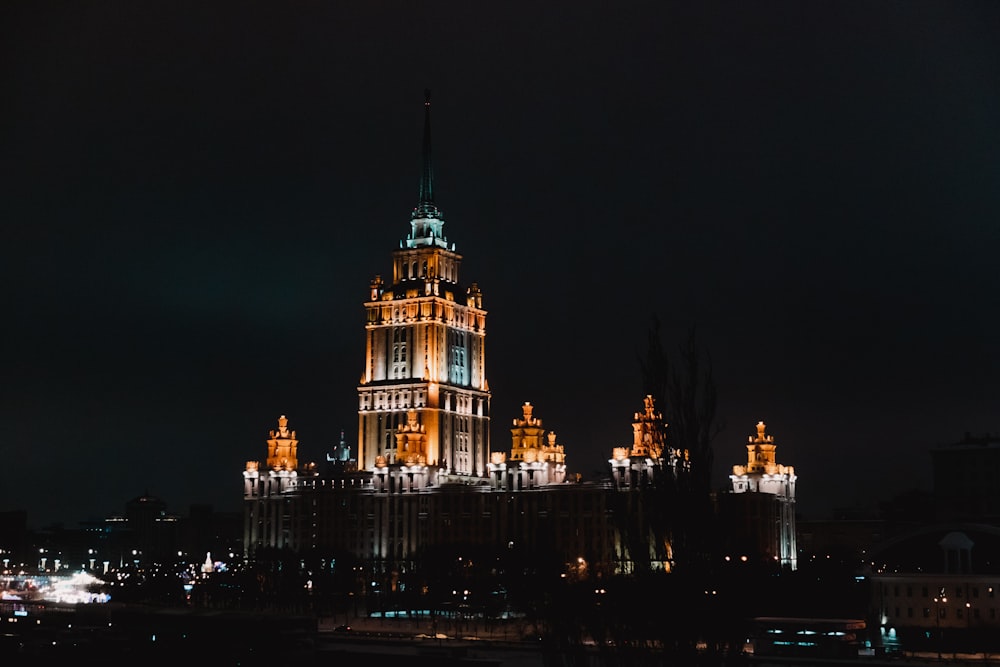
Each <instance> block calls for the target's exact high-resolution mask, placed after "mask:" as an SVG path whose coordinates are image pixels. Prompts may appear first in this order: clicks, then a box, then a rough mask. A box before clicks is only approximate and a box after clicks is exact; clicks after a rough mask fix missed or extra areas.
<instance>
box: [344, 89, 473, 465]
mask: <svg viewBox="0 0 1000 667" xmlns="http://www.w3.org/2000/svg"><path fill="white" fill-rule="evenodd" d="M430 113H431V112H430V93H429V92H428V93H427V97H426V101H425V102H424V142H423V171H422V174H421V178H420V187H419V196H418V201H417V205H416V207H415V208H414V209H413V212H412V214H411V215H410V232H409V234H408V235H407V237H406V239H405V240H404V241H403V242H401V243H400V248H399V250H396V251H394V252H393V253H392V283H391V284H390V285H386V283H385V282H384V281H383V279H382V277H381V275H377V276H375V278H374V280H372V282H371V291H370V293H369V300H368V301H367V302H366V303H365V310H366V312H367V320H366V324H365V341H366V343H365V362H364V371H363V373H362V375H361V382H360V384H359V386H358V454H357V458H358V466H359V467H360V468H361V469H364V470H371V469H373V468H376V467H385V466H387V465H392V464H397V463H398V464H402V465H406V466H407V467H408V468H410V469H413V468H414V467H417V468H418V469H424V468H426V469H427V470H426V471H424V474H426V473H427V472H431V474H432V475H433V474H435V473H436V474H444V475H457V476H483V475H485V474H486V468H487V461H488V459H489V449H490V447H489V424H490V390H489V384H488V383H487V381H486V364H485V343H486V311H485V310H483V296H482V293H481V292H480V290H479V287H478V285H477V284H476V283H472V284H471V285H470V286H469V287H468V288H464V287H463V286H462V283H461V281H460V275H459V269H460V266H461V262H462V256H461V255H460V254H458V253H457V252H456V250H455V244H454V243H451V244H449V243H448V239H447V238H446V237H445V235H444V217H443V216H442V215H441V211H440V210H439V209H438V207H437V205H436V204H435V202H434V172H433V166H432V162H431V115H430Z"/></svg>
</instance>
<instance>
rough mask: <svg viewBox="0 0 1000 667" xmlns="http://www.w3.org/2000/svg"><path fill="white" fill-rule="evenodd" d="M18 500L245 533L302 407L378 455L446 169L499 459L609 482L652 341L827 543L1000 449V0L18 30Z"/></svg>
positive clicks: (669, 5)
mask: <svg viewBox="0 0 1000 667" xmlns="http://www.w3.org/2000/svg"><path fill="white" fill-rule="evenodd" d="M0 11H2V15H0V45H2V46H0V49H3V51H2V58H0V62H2V63H3V65H0V82H2V84H3V90H4V91H5V94H4V97H5V99H6V103H5V104H4V105H2V108H0V170H2V171H0V182H2V184H3V185H2V196H0V216H2V219H3V220H4V221H5V222H6V224H5V229H6V230H7V236H6V243H7V246H6V248H7V252H6V253H5V259H4V262H3V264H2V267H3V268H2V270H3V279H4V285H5V289H4V295H5V297H6V299H5V301H6V308H5V312H6V313H7V314H8V325H7V326H6V327H5V335H4V339H5V344H4V345H3V350H4V354H5V364H4V367H5V368H6V378H7V381H6V382H5V383H3V390H2V391H3V393H2V400H0V416H2V419H3V424H4V426H5V427H6V429H7V433H6V435H5V437H4V439H3V444H2V445H0V447H2V451H3V458H4V460H5V461H6V462H7V464H8V475H7V479H6V481H5V483H4V485H3V486H2V488H0V509H2V510H10V509H24V510H27V511H28V513H29V521H30V523H32V524H33V525H45V524H46V523H49V522H53V521H64V522H66V523H74V522H76V521H79V520H83V519H87V518H99V517H102V516H105V515H107V514H110V513H113V512H116V511H120V510H121V508H122V506H123V504H124V503H125V501H127V500H128V499H130V498H132V497H135V496H137V495H139V494H141V493H143V492H147V491H148V492H149V493H151V494H153V495H156V496H158V497H160V498H162V499H164V500H165V501H166V502H168V504H169V505H170V507H171V509H172V510H173V511H175V512H178V513H183V512H185V511H186V509H187V507H188V505H189V504H191V503H211V504H213V505H214V506H215V507H216V508H217V509H220V510H235V509H238V508H239V503H240V498H241V496H240V489H241V486H240V473H241V471H242V469H243V466H244V464H245V462H246V461H247V460H249V459H257V458H261V457H262V456H263V452H264V446H265V444H264V443H265V440H266V438H267V433H268V430H269V429H271V428H274V425H275V422H276V420H277V418H278V416H279V415H287V416H288V417H289V419H290V421H291V425H292V427H293V428H295V429H296V431H297V434H298V437H299V439H300V440H301V445H300V450H299V451H300V459H304V460H310V459H312V460H322V458H323V457H324V455H325V453H326V452H328V451H330V449H331V448H332V447H333V445H334V444H336V443H337V441H339V439H340V434H341V431H343V432H344V436H345V438H346V440H347V442H348V443H353V442H354V441H355V440H356V437H357V421H358V418H357V409H358V401H357V383H358V379H359V374H360V372H361V370H362V367H363V354H364V347H363V344H364V338H363V327H364V319H363V317H364V311H363V308H362V303H363V302H364V300H365V299H366V298H367V293H368V285H369V281H370V280H371V279H372V278H373V277H374V276H375V275H376V274H382V275H388V274H389V273H390V271H391V263H390V254H391V252H392V250H393V249H395V248H398V247H399V242H400V239H403V238H405V236H406V233H407V231H408V229H409V213H410V210H411V209H412V207H413V206H414V205H415V204H416V201H417V184H418V179H419V177H420V149H421V143H420V142H421V131H422V126H423V101H424V90H425V89H426V88H429V89H431V90H432V109H433V111H432V115H433V137H434V139H433V145H434V171H435V179H436V181H435V184H436V188H437V191H436V194H437V204H438V206H439V207H440V209H441V211H442V213H443V215H444V219H445V226H444V232H445V235H446V236H447V238H448V240H449V241H450V242H454V243H455V244H456V247H457V250H458V251H459V252H460V253H462V255H463V256H464V261H463V266H462V278H463V282H464V283H466V284H468V283H471V282H477V283H478V284H479V286H480V287H481V288H482V290H483V295H484V307H485V308H486V310H488V311H489V315H488V318H487V333H488V335H487V377H488V379H489V383H490V388H491V390H492V396H493V398H492V448H493V449H495V450H505V449H508V448H509V447H510V439H509V430H508V429H509V424H510V422H511V419H512V418H514V417H517V416H519V415H520V407H519V406H520V405H521V404H522V403H523V402H524V401H530V402H531V403H532V404H533V405H534V406H535V415H536V416H537V417H540V418H541V419H543V421H544V423H545V425H546V426H547V427H548V428H550V429H552V430H554V431H556V433H557V434H558V437H559V441H560V442H561V443H562V444H563V445H564V446H565V448H566V453H567V460H568V467H569V469H570V471H571V472H579V473H581V474H583V475H584V476H585V477H592V476H593V475H594V473H595V471H599V470H601V469H602V467H603V465H604V463H605V462H606V460H607V458H608V456H609V455H610V452H611V448H612V447H614V446H617V445H621V444H622V443H627V442H628V441H629V440H630V438H631V426H630V424H631V419H632V414H633V412H635V411H637V410H640V409H641V407H642V384H641V378H640V374H639V366H638V362H637V358H638V356H640V355H641V354H643V352H644V350H645V346H646V333H647V328H648V325H649V322H650V318H651V317H654V316H655V317H658V318H659V319H660V321H661V322H662V323H663V327H664V332H665V344H666V346H667V349H668V351H673V350H674V349H675V347H676V345H677V344H678V343H679V342H680V341H681V340H682V339H683V337H684V335H685V333H686V332H687V331H688V329H689V328H690V327H692V326H693V327H696V330H697V332H698V337H699V341H700V342H701V344H702V346H703V348H704V349H705V351H706V352H707V353H708V354H710V355H711V359H712V364H713V368H714V371H715V381H716V385H717V388H718V393H719V410H718V417H719V421H720V424H722V425H724V428H723V429H722V430H721V431H720V433H719V435H718V437H717V438H716V440H715V443H714V450H715V474H716V477H717V478H718V479H719V484H720V485H721V484H722V483H723V482H724V480H725V479H726V478H725V475H726V474H727V473H728V471H729V468H730V467H731V466H732V465H733V464H736V463H741V462H743V461H744V460H745V456H746V452H745V449H744V447H743V445H744V443H745V441H746V438H747V436H748V435H750V434H751V433H753V432H754V425H755V424H756V423H757V421H759V420H763V421H765V422H766V423H767V424H768V432H769V433H770V434H772V435H774V437H775V440H776V443H777V445H778V449H777V458H778V460H779V461H781V462H782V463H784V464H789V465H793V466H794V467H795V469H796V472H797V473H798V475H799V480H800V481H799V491H798V505H799V509H800V511H801V512H803V513H805V514H807V515H821V514H824V513H826V512H829V511H830V510H831V509H832V508H834V507H837V506H845V505H856V504H871V503H874V502H876V501H877V500H879V499H884V498H887V497H890V496H891V495H893V494H894V493H896V492H898V491H903V490H906V489H908V488H911V487H920V488H925V489H929V488H930V477H929V468H930V466H929V462H930V458H929V453H928V452H929V450H930V449H931V448H932V447H934V446H937V445H941V444H948V443H951V442H954V441H957V440H959V439H961V438H962V437H963V435H964V434H965V433H966V432H972V433H980V434H981V433H986V432H990V431H992V432H996V431H1000V418H998V417H997V410H996V405H997V398H998V395H1000V379H998V377H1000V376H998V373H997V368H998V357H1000V351H998V346H997V342H996V336H995V333H994V332H995V331H996V330H997V328H998V325H1000V322H998V319H1000V315H998V312H997V309H996V307H995V305H994V303H995V301H996V296H995V295H996V294H997V288H998V287H1000V285H998V281H1000V278H998V276H997V272H996V271H995V269H994V268H993V264H994V256H995V255H996V249H997V242H998V231H997V225H996V220H997V216H998V213H1000V187H998V180H1000V160H998V155H1000V130H998V127H1000V126H998V124H997V122H996V118H998V117H1000V113H998V112H1000V83H998V82H1000V44H998V43H997V40H996V38H995V36H996V35H997V34H998V31H1000V7H998V6H997V5H996V3H987V2H964V3H939V2H907V3H875V2H860V3H808V4H803V3H793V2H775V3H709V4H706V3H675V2H656V3H644V2H635V3H626V4H625V5H620V6H612V5H609V4H605V3H597V2H590V1H589V0H585V1H584V2H578V3H574V5H573V7H572V9H567V8H556V7H554V6H551V7H550V6H545V5H541V6H539V5H535V4H528V3H513V4H511V3H504V4H503V5H496V6H491V5H482V4H470V3H458V2H433V3H429V4H426V5H423V6H421V5H407V4H400V5H399V6H398V7H390V6H387V5H379V6H372V5H371V4H370V3H336V4H327V3H304V4H302V5H301V6H296V7H294V8H290V7H289V6H287V5H284V4H279V3H251V4H249V5H248V4H245V3H243V4H237V3H233V4H230V3H218V4H217V3H210V4H204V3H148V4H146V3H144V4H135V3H124V2H110V3H101V4H100V5H86V4H58V3H47V2H41V3H13V4H10V5H7V6H5V7H4V8H3V10H0Z"/></svg>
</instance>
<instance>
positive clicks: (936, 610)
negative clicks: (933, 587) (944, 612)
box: [934, 586, 948, 660]
mask: <svg viewBox="0 0 1000 667" xmlns="http://www.w3.org/2000/svg"><path fill="white" fill-rule="evenodd" d="M942 602H943V603H945V604H948V598H947V597H946V596H945V594H944V587H943V586H942V587H941V590H940V591H938V597H936V598H934V616H935V619H936V620H937V644H938V660H940V659H941V603H942Z"/></svg>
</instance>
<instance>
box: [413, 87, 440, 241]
mask: <svg viewBox="0 0 1000 667" xmlns="http://www.w3.org/2000/svg"><path fill="white" fill-rule="evenodd" d="M443 226H444V217H443V216H442V215H441V211H439V210H438V207H437V205H436V204H435V203H434V165H433V163H432V161H431V91H430V89H429V88H427V89H425V90H424V147H423V167H422V169H421V172H420V189H419V192H418V201H417V205H416V206H415V207H414V208H413V213H411V214H410V227H411V230H410V236H409V238H407V239H406V245H407V247H409V248H415V247H419V246H428V245H431V246H441V247H447V241H446V239H445V238H444V233H443V230H442V227H443Z"/></svg>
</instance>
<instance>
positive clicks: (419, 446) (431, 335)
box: [243, 98, 687, 574]
mask: <svg viewBox="0 0 1000 667" xmlns="http://www.w3.org/2000/svg"><path fill="white" fill-rule="evenodd" d="M461 259H462V257H461V255H459V254H458V253H457V252H456V250H455V246H454V244H450V243H449V242H448V241H447V239H446V237H445V235H444V218H443V217H442V215H441V212H440V211H439V209H438V208H437V205H436V204H435V201H434V177H433V169H432V164H431V126H430V101H429V98H428V99H427V100H426V101H425V104H424V137H423V168H422V173H421V178H420V187H419V196H418V202H417V206H416V207H415V208H414V209H413V212H412V214H411V216H410V232H409V234H408V235H407V237H406V238H405V239H404V240H403V241H402V242H401V243H400V248H399V249H398V250H396V251H394V252H393V253H392V260H393V262H392V263H393V266H392V279H391V282H389V283H387V282H386V281H384V280H383V279H382V277H381V276H376V277H375V278H374V280H372V281H371V285H370V292H369V298H368V300H367V301H366V302H365V304H364V309H365V313H366V317H365V321H364V326H365V332H366V337H365V341H366V342H365V349H364V354H365V357H364V367H363V368H364V370H363V372H362V375H361V381H360V383H359V385H358V436H357V453H356V457H352V456H351V452H350V448H349V447H347V446H346V442H345V441H344V439H343V438H342V439H341V443H340V444H339V445H338V446H337V448H336V451H335V452H332V453H329V454H327V456H326V465H325V466H324V468H323V469H322V470H321V469H320V468H319V467H317V466H316V464H314V463H303V462H302V461H300V460H299V452H298V442H299V441H298V438H297V435H296V432H295V431H294V430H291V429H290V427H289V422H288V419H287V418H286V417H285V416H284V415H282V416H281V417H280V418H279V420H278V428H277V430H272V431H270V433H269V437H268V438H267V441H266V442H267V448H266V458H265V460H264V461H263V462H261V461H248V462H247V464H246V467H245V469H244V471H243V478H244V489H243V491H244V549H245V553H246V555H247V556H248V557H251V558H253V557H255V556H256V555H257V554H261V553H264V552H265V551H266V550H268V549H285V548H287V549H292V550H296V551H308V552H310V553H314V554H315V553H320V554H327V555H328V556H330V557H331V560H333V559H334V557H335V556H338V555H347V554H349V555H350V556H351V557H353V558H355V559H358V560H359V561H361V562H363V563H365V564H367V565H370V566H371V568H372V570H373V572H375V573H378V572H382V573H385V572H389V571H392V570H394V569H400V564H403V565H404V566H405V564H406V563H407V562H413V561H416V560H418V559H419V558H421V556H422V555H423V554H426V553H428V550H430V549H435V548H439V547H442V546H446V545H475V546H481V547H489V548H493V549H512V548H517V547H524V548H527V549H528V550H534V551H536V552H538V553H540V554H541V552H544V554H542V557H544V558H546V559H551V558H552V557H553V556H554V557H556V558H559V559H561V561H562V562H563V563H565V564H566V567H567V570H566V571H567V573H568V574H570V573H576V574H579V573H580V572H581V567H584V564H585V568H586V571H587V572H594V573H605V574H613V573H627V572H631V571H633V570H634V569H635V567H636V566H637V564H641V565H642V566H644V567H650V568H656V569H669V567H670V560H671V559H672V552H671V547H670V538H669V535H667V534H666V533H665V531H666V530H667V528H666V524H665V523H664V522H663V521H661V520H660V519H661V515H662V507H659V506H651V507H645V506H644V503H646V502H648V501H647V496H646V495H645V494H643V493H641V490H642V488H643V486H645V485H647V484H650V483H651V482H652V480H654V479H657V478H659V476H661V475H663V474H667V473H668V472H669V474H674V475H676V474H678V473H679V471H682V470H686V469H687V456H686V454H685V453H683V452H679V451H675V450H673V449H671V448H670V447H668V446H667V445H666V444H665V440H664V437H665V436H664V433H663V428H664V427H665V426H666V425H665V424H662V423H658V422H657V420H660V419H661V416H660V414H659V413H658V412H657V411H656V409H655V406H654V405H653V402H652V398H651V397H647V398H646V401H645V409H644V411H643V412H641V413H640V412H637V413H635V419H634V422H633V425H632V429H631V430H632V436H633V438H632V439H633V442H632V445H631V446H630V447H619V448H615V449H614V458H613V459H612V461H613V462H614V465H615V466H616V470H617V473H616V474H617V475H618V477H617V479H616V481H615V482H611V481H608V482H606V483H605V482H601V483H586V482H581V481H580V480H579V478H574V479H572V480H570V479H568V475H567V468H566V459H567V455H566V451H565V447H564V446H563V444H561V443H559V442H557V438H556V434H555V433H554V432H553V431H551V430H548V429H546V428H545V427H544V426H543V423H542V420H541V419H539V418H538V416H537V415H536V413H535V409H534V406H533V405H532V404H531V403H529V402H525V403H524V404H523V405H522V406H521V412H522V414H521V416H520V418H515V419H514V420H513V423H512V427H511V429H510V434H511V445H510V451H509V452H504V451H495V452H491V451H490V437H489V427H490V390H489V385H488V383H487V381H486V363H485V341H486V310H484V309H483V296H482V292H481V291H480V289H479V287H478V285H477V284H476V283H472V284H471V285H470V286H469V287H468V288H463V286H462V283H461V281H460V275H459V268H460V263H461ZM402 569H406V570H408V569H410V568H407V567H403V568H402Z"/></svg>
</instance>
